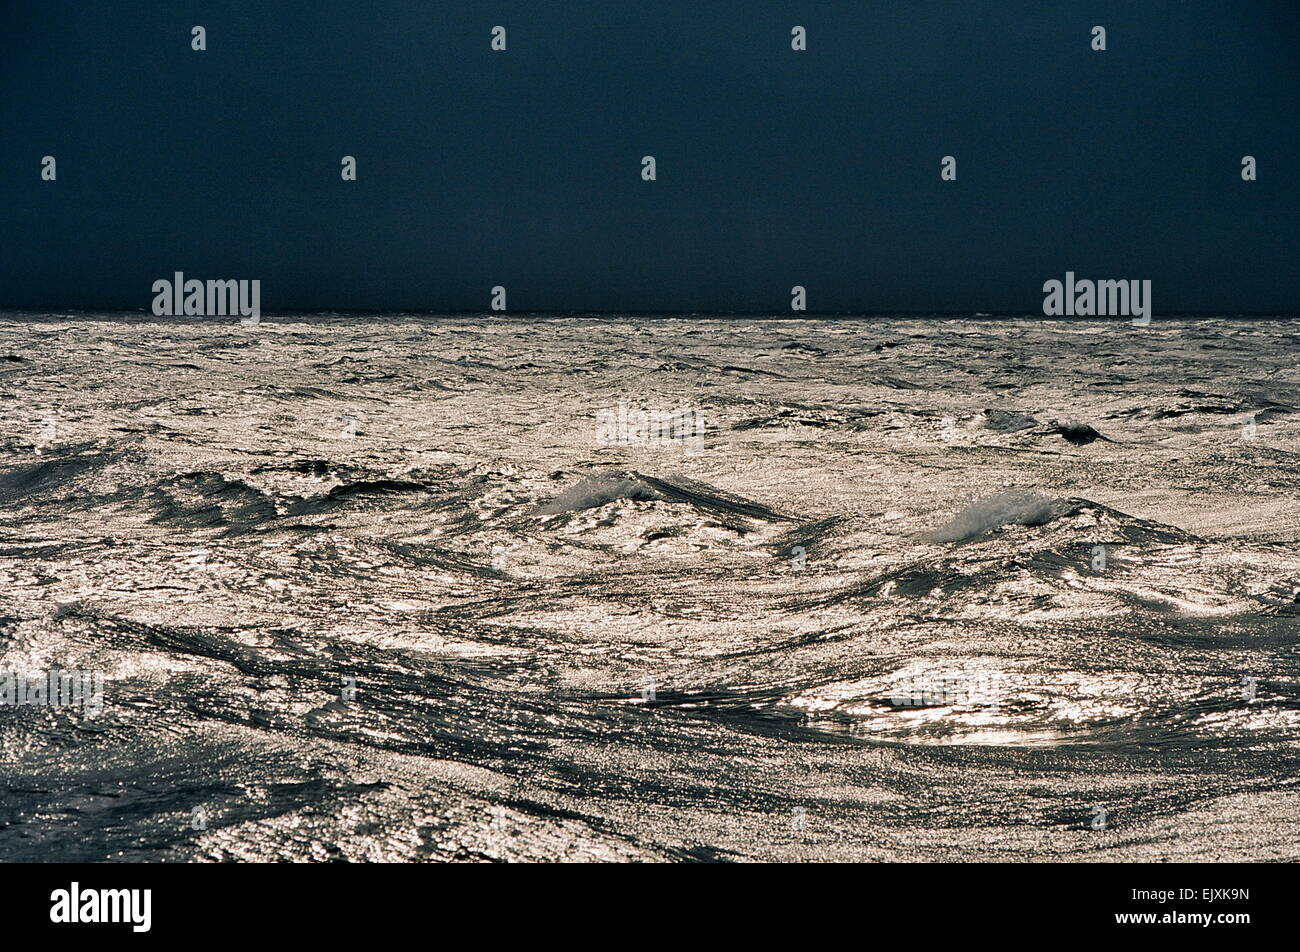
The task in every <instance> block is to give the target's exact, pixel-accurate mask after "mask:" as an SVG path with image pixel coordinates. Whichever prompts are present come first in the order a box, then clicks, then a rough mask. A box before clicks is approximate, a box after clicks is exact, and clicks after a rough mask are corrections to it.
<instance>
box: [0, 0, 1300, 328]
mask: <svg viewBox="0 0 1300 952" xmlns="http://www.w3.org/2000/svg"><path fill="white" fill-rule="evenodd" d="M498 24H499V25H502V26H504V27H505V28H506V30H507V40H508V49H507V51H506V52H504V53H498V52H493V51H492V50H491V49H490V48H489V42H490V39H491V37H490V30H491V28H492V27H493V26H495V25H498ZM194 25H202V26H204V27H205V28H206V30H207V47H208V48H207V50H206V51H205V52H195V51H193V50H192V49H191V48H190V41H191V34H190V30H191V27H193V26H194ZM795 25H801V26H804V27H806V28H807V31H808V49H807V51H806V52H795V51H793V50H792V49H791V44H790V40H791V35H790V30H791V28H792V27H793V26H795ZM1094 25H1102V26H1104V27H1105V28H1106V30H1107V47H1108V48H1107V50H1106V51H1105V52H1094V51H1093V50H1092V49H1091V48H1090V42H1091V29H1092V27H1093V26H1094ZM0 27H2V29H3V34H2V35H0V307H19V308H69V307H84V308H127V309H138V308H143V309H148V308H149V306H150V302H151V300H152V298H153V295H152V292H151V290H150V288H151V284H152V282H153V281H154V280H155V279H157V278H162V277H166V278H170V277H171V276H172V273H173V272H175V271H184V272H185V273H186V277H192V278H201V279H205V278H223V279H224V278H249V279H252V278H257V279H260V280H261V282H262V307H263V309H264V310H266V311H268V312H273V311H291V310H419V311H486V310H487V309H488V305H489V296H490V290H491V288H492V287H493V286H495V285H503V286H505V287H506V288H507V290H508V295H509V298H508V301H509V309H510V311H511V312H523V311H560V312H563V311H574V312H588V311H594V312H681V311H687V312H742V313H745V312H778V313H779V312H788V311H789V307H790V289H791V287H792V286H793V285H803V286H805V287H806V288H807V294H808V310H809V312H810V313H818V312H822V313H825V312H841V313H843V312H866V313H882V312H918V313H921V312H972V311H988V312H995V313H996V312H1019V313H1041V307H1042V300H1043V292H1042V285H1043V282H1044V281H1046V280H1048V279H1051V278H1057V279H1061V278H1063V277H1064V275H1065V272H1066V271H1067V270H1069V271H1074V272H1076V273H1077V274H1078V275H1079V276H1080V277H1085V278H1094V279H1102V278H1117V279H1118V278H1126V279H1150V280H1151V281H1152V284H1153V298H1154V310H1155V314H1156V315H1157V317H1158V316H1159V315H1160V314H1162V313H1164V314H1171V313H1185V312H1194V313H1208V312H1230V313H1236V312H1256V313H1260V312H1263V313H1275V312H1297V311H1300V178H1298V175H1300V161H1298V160H1300V133H1298V132H1297V123H1298V121H1300V108H1297V104H1298V102H1300V95H1298V94H1300V2H1296V0H1275V2H1245V0H1243V2H1239V3H1229V2H1222V0H1220V2H1210V0H1164V2H1142V3H1134V2H1132V0H1125V2H1090V3H1085V2H1075V0H1052V2H1045V0H1024V2H1021V0H1014V2H996V3H994V2H958V0H948V2H935V0H855V2H843V3H840V2H812V0H804V2H763V3H755V2H752V0H751V2H732V0H726V2H722V0H689V2H679V0H654V2H646V3H640V4H634V3H631V2H629V0H617V2H616V0H607V2H600V3H598V2H591V0H565V2H547V0H528V2H514V0H509V2H505V0H503V2H491V3H476V2H465V3H457V4H448V3H434V2H414V0H410V2H392V0H388V2H383V0H366V2H356V3H343V2H338V0H315V2H312V3H310V4H296V3H295V4H289V3H283V2H269V3H249V2H226V3H217V2H193V3H187V2H155V3H142V2H114V3H104V4H99V3H85V2H78V3H62V2H49V0H42V2H39V3H37V2H32V3H27V2H22V3H13V2H0ZM45 155H53V156H54V157H55V158H56V159H57V163H58V165H57V169H58V177H57V180H56V181H54V182H46V181H42V180H41V176H40V172H41V158H42V156H45ZM344 155H353V156H355V157H356V159H357V169H358V178H357V181H355V182H345V181H343V180H342V179H341V177H340V168H341V166H340V159H341V158H342V157H343V156H344ZM644 155H653V156H654V157H655V159H656V162H657V174H658V178H657V180H656V181H654V182H646V181H643V180H642V178H641V157H642V156H644ZM945 155H952V156H955V157H956V160H957V180H956V181H955V182H945V181H941V179H940V175H939V171H940V160H941V158H942V157H943V156H945ZM1244 155H1253V156H1255V157H1256V159H1257V161H1258V180H1257V181H1254V182H1244V181H1243V180H1242V178H1241V158H1242V156H1244Z"/></svg>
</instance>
